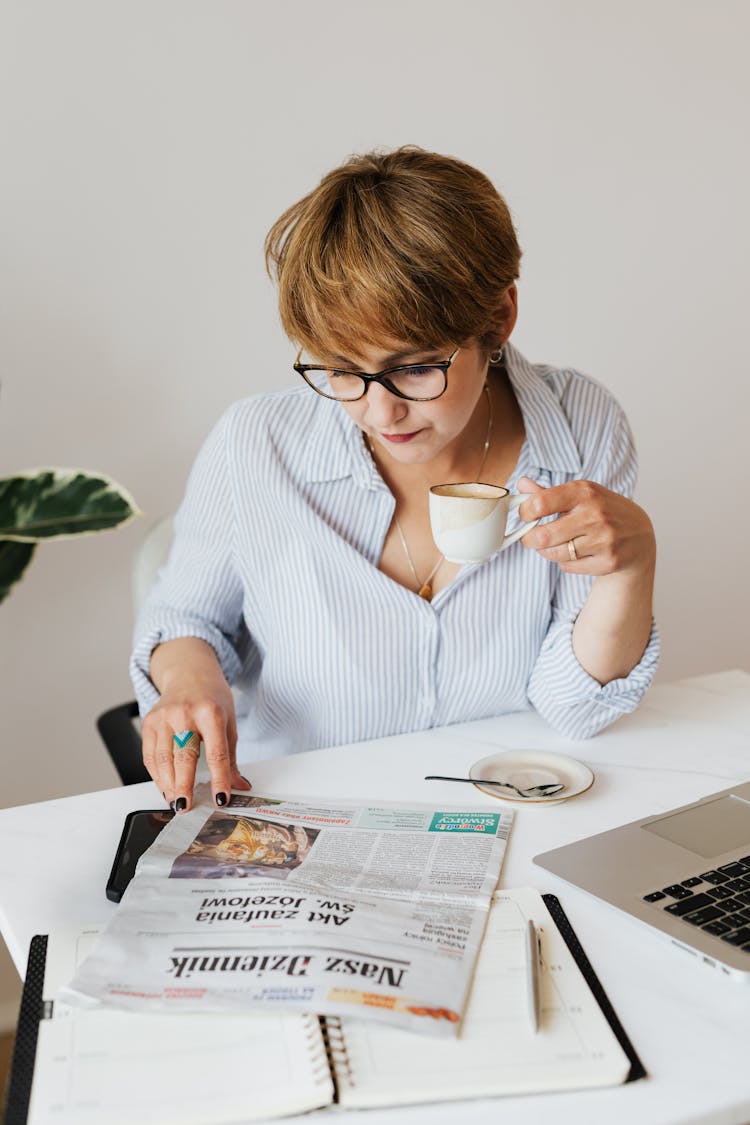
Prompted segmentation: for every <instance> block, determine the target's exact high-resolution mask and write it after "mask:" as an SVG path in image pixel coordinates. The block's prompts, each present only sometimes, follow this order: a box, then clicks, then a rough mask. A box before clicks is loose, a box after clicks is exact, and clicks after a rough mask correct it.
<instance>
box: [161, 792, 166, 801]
mask: <svg viewBox="0 0 750 1125" xmlns="http://www.w3.org/2000/svg"><path fill="white" fill-rule="evenodd" d="M161 795H162V797H163V798H164V800H165V801H166V799H167V794H166V793H165V792H164V791H163V790H162V794H161Z"/></svg>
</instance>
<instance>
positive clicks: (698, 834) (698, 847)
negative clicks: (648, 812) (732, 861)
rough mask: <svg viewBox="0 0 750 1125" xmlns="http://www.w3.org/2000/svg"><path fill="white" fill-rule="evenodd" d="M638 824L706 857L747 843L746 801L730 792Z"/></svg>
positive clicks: (749, 828)
mask: <svg viewBox="0 0 750 1125" xmlns="http://www.w3.org/2000/svg"><path fill="white" fill-rule="evenodd" d="M641 827H642V828H644V829H645V830H646V832H653V833H654V835H655V836H661V837H662V838H663V839H665V840H671V842H672V843H673V844H679V845H680V847H683V848H687V849H688V851H691V852H696V853H697V854H698V855H701V856H704V857H706V858H707V859H710V858H711V857H712V856H720V855H723V854H724V853H725V852H731V851H737V850H738V849H741V848H743V847H747V846H748V845H750V801H743V799H742V798H741V797H737V796H735V794H733V793H731V794H730V795H729V796H728V797H719V798H717V800H715V801H706V802H704V803H703V804H702V805H697V806H696V807H695V808H694V809H686V810H685V812H678V813H673V814H672V815H671V816H663V817H661V818H660V819H659V820H653V821H652V822H651V823H650V824H642V825H641Z"/></svg>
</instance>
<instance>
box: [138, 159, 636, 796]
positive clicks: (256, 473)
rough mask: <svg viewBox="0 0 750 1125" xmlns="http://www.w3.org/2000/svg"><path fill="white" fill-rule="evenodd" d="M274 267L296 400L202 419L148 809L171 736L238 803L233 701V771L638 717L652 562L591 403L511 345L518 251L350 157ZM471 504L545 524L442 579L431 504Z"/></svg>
mask: <svg viewBox="0 0 750 1125" xmlns="http://www.w3.org/2000/svg"><path fill="white" fill-rule="evenodd" d="M266 251H267V263H268V265H269V269H270V270H272V271H275V273H276V275H277V278H278V283H279V291H280V310H281V319H282V324H283V326H284V329H285V331H286V332H287V335H288V336H289V337H290V339H292V340H293V341H294V343H295V344H296V345H297V346H298V348H299V349H300V351H299V354H298V356H297V362H296V363H295V365H294V366H295V370H296V371H297V372H298V374H300V375H301V376H302V380H300V383H299V385H298V386H297V387H295V388H294V389H291V390H283V391H279V392H274V393H271V394H266V395H260V396H256V397H254V398H251V399H246V400H244V401H241V402H239V403H236V404H235V405H234V406H232V407H231V408H230V409H229V410H228V411H227V412H226V413H225V414H224V416H223V418H222V419H221V420H220V421H219V423H218V425H217V426H216V428H215V429H214V431H213V433H212V434H211V435H210V436H209V438H208V440H207V442H206V444H205V445H204V447H203V449H202V451H201V453H200V455H199V457H198V460H197V462H196V464H195V466H194V468H193V471H192V474H191V477H190V481H189V484H188V488H187V493H186V497H185V500H184V502H183V505H182V507H181V509H180V512H179V513H178V516H177V519H176V523H175V542H174V546H173V549H172V553H171V555H170V559H169V562H168V565H167V567H166V568H165V571H164V572H163V574H162V576H161V578H160V581H159V582H158V584H157V587H156V588H155V590H154V591H153V593H152V595H151V597H150V599H149V601H148V603H147V605H146V606H145V608H144V611H143V613H142V615H141V618H140V621H139V623H138V626H137V628H136V644H135V651H134V656H133V661H132V666H131V671H132V675H133V681H134V684H135V687H136V692H137V694H138V698H139V702H140V706H141V711H142V714H143V715H144V721H143V754H144V761H145V763H146V766H147V768H148V770H149V772H150V773H151V776H152V777H153V778H154V781H155V782H156V784H157V785H158V786H159V788H160V789H161V790H162V791H163V792H164V794H165V797H166V798H167V800H169V801H170V802H173V803H175V804H176V807H177V809H178V811H183V810H185V809H187V808H189V807H190V802H191V796H192V790H193V781H194V775H195V764H196V754H195V753H192V752H191V750H190V741H189V740H188V733H187V732H190V731H192V732H195V734H196V735H198V736H200V738H202V740H203V742H204V745H205V750H206V758H207V762H208V767H209V770H210V774H211V784H212V790H213V794H214V799H215V801H216V803H217V805H220V806H221V805H224V804H226V802H227V797H228V794H229V791H230V789H231V788H235V789H238V788H239V789H243V788H248V787H249V783H248V782H246V781H245V779H243V778H242V777H241V775H240V774H239V772H238V770H237V765H236V753H237V739H238V726H237V718H236V715H235V707H234V702H233V696H232V692H231V691H230V687H229V684H230V683H234V684H235V686H236V687H240V688H242V689H243V691H244V693H245V694H244V707H243V710H244V714H243V715H242V717H241V720H240V726H241V736H242V753H243V757H246V758H247V757H250V756H255V757H256V758H257V757H264V756H269V755H271V754H277V753H288V752H293V751H298V750H308V749H312V748H315V747H320V746H326V745H334V744H337V743H338V744H341V743H347V742H352V741H357V740H361V739H367V738H377V737H382V736H385V735H389V734H394V733H397V732H401V731H407V730H419V729H424V728H427V727H431V726H437V725H442V724H445V723H454V722H461V721H467V720H470V719H475V718H480V717H482V716H487V715H495V714H499V713H502V712H505V711H514V710H522V709H525V708H529V707H535V708H536V709H537V710H538V711H539V712H540V714H541V715H542V716H544V718H545V719H547V720H548V721H549V722H550V723H551V724H553V725H554V726H555V727H556V728H557V729H558V730H560V731H561V732H562V733H564V734H566V735H568V736H571V737H575V738H586V737H590V736H592V735H593V734H595V733H596V732H597V731H598V730H600V729H601V728H602V727H604V726H605V725H606V724H608V723H610V722H612V720H614V719H615V718H617V717H618V716H619V715H621V714H623V713H625V712H628V711H631V710H632V709H633V708H634V707H636V706H637V704H638V702H639V701H640V699H641V697H642V696H643V694H644V692H645V690H646V689H647V687H648V685H649V684H650V682H651V679H652V678H653V673H654V670H655V666H656V661H657V650H658V641H657V637H656V632H655V628H654V626H653V622H652V591H653V579H654V567H655V555H656V548H655V540H654V533H653V528H652V525H651V522H650V520H649V518H648V516H647V515H646V513H645V512H644V511H643V510H642V509H641V508H640V507H638V506H637V505H636V504H635V503H633V501H632V500H631V499H629V497H630V495H631V494H632V489H633V486H634V483H635V476H636V463H635V453H634V449H633V443H632V438H631V434H630V430H629V427H628V424H627V420H626V419H625V417H624V415H623V412H622V410H621V409H620V408H619V406H618V405H617V403H616V402H615V401H614V399H613V398H612V396H611V395H610V394H609V393H608V392H607V391H606V390H604V388H602V387H601V386H599V385H598V384H597V383H596V382H594V381H593V380H591V379H589V378H587V377H586V376H584V375H581V374H579V373H578V372H576V371H574V370H571V369H568V368H565V369H556V368H551V367H545V366H532V365H531V364H530V363H529V362H528V361H527V360H526V359H525V358H524V357H523V356H522V355H521V354H520V353H519V352H518V351H517V349H515V348H514V347H513V345H512V344H510V343H509V342H508V341H509V338H510V336H511V333H512V331H513V327H514V325H515V323H516V316H517V292H516V286H515V281H516V278H517V277H518V273H519V262H520V257H521V251H520V249H519V247H518V243H517V241H516V235H515V231H514V229H513V224H512V222H511V218H510V214H509V212H508V208H507V206H506V204H505V203H504V201H503V200H502V198H501V197H500V196H499V195H498V193H497V191H496V190H495V188H494V187H493V186H492V184H491V183H490V182H489V180H487V178H486V177H485V176H484V175H482V173H480V172H478V171H477V170H476V169H474V168H471V167H469V166H468V165H466V164H463V163H462V162H460V161H458V160H455V159H453V158H450V157H444V156H440V155H437V154H434V153H429V152H425V151H423V150H421V149H419V148H416V147H413V146H408V147H405V148H401V149H398V150H396V151H394V152H391V153H388V154H385V155H382V154H369V155H366V156H362V157H353V158H352V159H351V160H350V161H348V162H347V163H345V164H344V165H343V166H342V167H340V168H338V169H335V170H334V171H333V172H331V173H329V174H328V175H327V176H326V177H324V179H323V180H322V182H321V183H320V185H319V186H318V187H317V188H316V189H315V190H314V191H313V192H311V193H310V194H309V195H308V196H306V197H305V198H304V199H302V200H301V201H300V202H299V203H297V204H296V205H295V206H293V207H291V208H290V209H289V210H288V211H287V212H286V213H285V214H284V215H282V217H281V218H280V219H279V220H278V222H277V223H276V224H275V225H274V227H273V228H272V230H271V232H270V233H269V236H268V239H267V245H266ZM336 400H338V401H336ZM472 480H483V481H490V482H496V483H503V484H508V486H509V487H510V488H511V489H512V490H513V491H521V492H528V493H529V498H528V499H527V500H525V501H524V503H523V504H522V505H521V507H520V511H519V515H520V518H521V519H523V520H529V521H531V520H536V519H541V521H542V522H541V523H540V524H539V525H538V526H537V527H535V528H534V529H533V530H532V531H530V532H528V533H527V534H526V535H525V536H524V537H523V539H522V540H521V541H520V542H518V543H516V544H514V545H513V546H512V547H510V548H508V550H506V551H504V552H503V553H502V554H496V555H494V556H493V557H492V558H491V559H490V560H488V561H487V562H485V563H483V564H481V565H476V566H465V567H459V566H458V565H456V564H454V563H450V562H448V561H447V560H446V559H444V558H443V557H442V556H441V555H440V554H439V553H438V551H437V549H436V547H435V544H434V542H433V540H432V536H431V533H430V525H429V518H428V501H427V497H428V490H429V488H430V486H432V485H433V484H437V483H441V482H446V481H472ZM175 734H177V735H182V737H180V738H178V739H176V740H175V739H174V737H173V736H174V735H175ZM186 742H187V743H188V744H187V745H185V743H186ZM192 742H193V743H194V744H197V738H195V739H193V740H192Z"/></svg>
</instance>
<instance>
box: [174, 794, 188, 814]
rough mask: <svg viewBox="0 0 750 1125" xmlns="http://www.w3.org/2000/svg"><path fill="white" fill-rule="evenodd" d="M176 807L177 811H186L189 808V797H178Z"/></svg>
mask: <svg viewBox="0 0 750 1125" xmlns="http://www.w3.org/2000/svg"><path fill="white" fill-rule="evenodd" d="M174 807H175V809H176V810H177V812H184V811H185V809H186V808H187V797H178V798H177V800H176V801H175V806H174Z"/></svg>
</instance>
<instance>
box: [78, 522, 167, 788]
mask: <svg viewBox="0 0 750 1125" xmlns="http://www.w3.org/2000/svg"><path fill="white" fill-rule="evenodd" d="M172 537H173V526H172V517H171V516H167V517H165V518H164V519H162V520H160V521H159V522H158V523H157V524H155V525H154V526H153V527H152V528H151V530H150V531H149V532H148V533H147V535H146V537H145V538H144V540H143V543H142V544H141V546H140V548H139V549H138V551H137V553H136V557H135V561H134V564H133V589H132V595H133V609H134V611H135V615H136V616H137V615H138V612H139V611H140V608H141V606H142V605H143V602H144V601H145V599H146V595H147V594H148V592H149V590H150V589H151V587H152V586H153V584H154V581H155V579H156V575H157V573H158V571H159V568H160V567H161V566H162V565H163V564H164V563H165V562H166V559H167V555H168V554H169V548H170V546H171V544H172ZM96 729H97V730H98V731H99V734H100V736H101V739H102V741H103V742H104V745H105V746H106V748H107V752H108V753H109V756H110V758H111V759H112V762H113V764H114V767H115V769H116V770H117V772H118V774H119V776H120V780H121V781H122V784H123V785H137V784H138V783H139V782H141V781H150V780H151V775H150V774H149V772H148V770H147V769H146V767H145V766H144V764H143V757H142V754H141V732H140V719H139V718H138V704H137V703H136V702H135V700H130V701H129V702H128V703H120V704H118V705H117V707H110V709H109V710H108V711H104V712H103V713H102V714H101V715H100V716H99V717H98V719H97V720H96Z"/></svg>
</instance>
